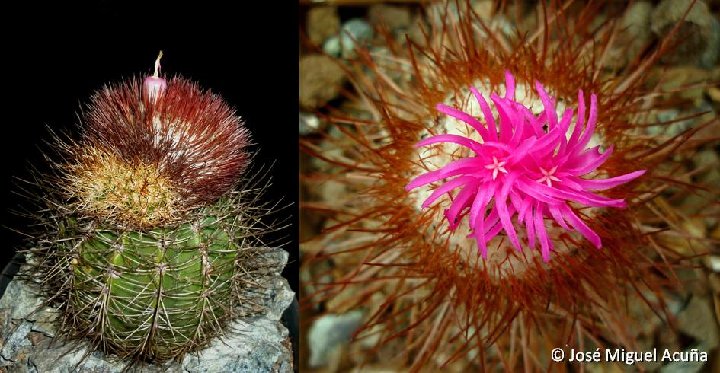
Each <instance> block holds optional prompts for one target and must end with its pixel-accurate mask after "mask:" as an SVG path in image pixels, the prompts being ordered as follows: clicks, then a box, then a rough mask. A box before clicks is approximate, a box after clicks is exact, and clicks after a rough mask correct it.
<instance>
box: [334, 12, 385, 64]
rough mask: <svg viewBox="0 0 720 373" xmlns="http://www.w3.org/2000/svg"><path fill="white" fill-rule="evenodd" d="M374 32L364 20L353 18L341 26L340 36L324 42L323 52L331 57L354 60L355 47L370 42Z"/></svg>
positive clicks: (355, 54)
mask: <svg viewBox="0 0 720 373" xmlns="http://www.w3.org/2000/svg"><path fill="white" fill-rule="evenodd" d="M373 36H374V32H373V29H372V27H370V24H368V23H367V22H366V21H365V20H364V19H360V18H354V19H351V20H349V21H347V22H345V24H343V26H342V30H340V35H335V36H333V37H331V38H329V39H327V40H326V41H325V44H323V51H324V52H325V53H327V54H328V55H331V56H333V57H342V58H345V59H351V58H355V57H356V56H357V52H356V51H355V48H356V46H361V47H362V46H365V45H367V44H368V42H369V41H370V40H372V38H373Z"/></svg>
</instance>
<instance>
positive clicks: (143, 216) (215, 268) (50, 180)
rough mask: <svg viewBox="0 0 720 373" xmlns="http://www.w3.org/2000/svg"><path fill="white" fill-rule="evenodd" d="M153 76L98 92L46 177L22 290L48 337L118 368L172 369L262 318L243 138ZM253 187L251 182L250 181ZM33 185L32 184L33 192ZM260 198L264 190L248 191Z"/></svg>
mask: <svg viewBox="0 0 720 373" xmlns="http://www.w3.org/2000/svg"><path fill="white" fill-rule="evenodd" d="M159 61H160V57H158V60H157V61H156V64H155V74H153V75H152V76H149V77H147V78H145V79H144V80H140V79H137V78H135V79H130V80H128V81H125V82H122V83H120V84H117V85H110V86H106V87H104V88H103V89H101V90H100V91H99V92H97V93H96V94H95V95H94V96H93V97H92V99H91V102H90V105H89V107H88V109H87V110H86V111H85V113H84V116H83V118H82V125H81V129H80V136H79V138H78V139H75V140H67V139H65V140H60V139H59V137H58V139H57V140H58V141H57V142H56V143H55V146H56V147H57V148H58V149H59V150H60V152H61V153H62V154H63V156H62V161H60V162H56V163H55V164H54V165H53V166H54V167H53V169H54V172H51V175H43V176H44V177H46V181H45V183H46V184H52V185H45V188H43V190H44V191H45V195H44V196H43V198H42V201H43V206H45V209H44V210H43V211H44V212H43V213H42V214H41V216H40V217H41V218H42V219H41V221H42V224H40V226H41V227H42V229H41V233H40V234H37V235H36V236H35V237H34V238H35V239H34V240H33V241H34V242H33V248H32V249H31V250H29V253H30V255H28V257H29V262H30V264H31V268H32V272H34V273H31V276H34V277H35V280H36V282H38V283H42V285H43V287H44V289H45V290H46V292H47V296H48V298H49V299H50V301H53V302H55V303H56V304H59V307H60V309H61V313H62V318H61V319H62V320H61V321H62V322H61V329H62V330H61V332H62V333H64V334H66V335H68V336H70V337H76V340H85V341H89V342H91V343H93V344H94V346H95V347H96V348H98V349H101V350H103V351H105V352H108V353H112V354H116V355H118V356H120V357H122V358H132V359H134V360H143V361H153V362H162V361H165V360H168V359H173V358H175V359H180V358H182V357H183V356H184V355H185V353H187V352H190V351H194V350H197V349H199V348H201V347H203V346H205V345H207V343H208V342H209V341H210V340H211V339H212V338H213V337H215V336H218V335H219V334H222V332H223V330H225V327H226V324H227V321H228V320H231V319H233V318H235V317H239V316H246V315H249V314H252V313H255V312H261V311H262V310H261V308H262V307H260V306H258V304H261V303H262V302H257V299H254V298H253V297H252V296H251V295H249V294H261V293H262V292H259V291H257V289H256V288H257V287H258V286H261V285H258V283H262V281H258V280H259V279H260V277H262V276H263V275H265V274H267V273H266V272H267V268H266V266H265V265H264V263H263V261H262V260H263V259H262V258H263V250H264V249H265V248H263V247H262V246H263V245H261V244H260V239H259V237H260V236H261V235H262V234H263V233H265V232H266V231H267V230H266V229H267V228H263V227H265V226H261V225H262V224H263V223H260V221H261V220H262V219H260V218H261V217H262V215H263V214H264V213H268V212H269V211H268V210H267V209H263V205H260V204H259V203H258V196H259V194H258V193H259V192H257V190H258V184H257V183H255V184H253V188H254V189H253V190H250V189H247V185H245V184H246V183H244V182H243V181H242V180H243V177H242V176H243V173H244V171H245V169H246V166H247V165H248V163H249V155H248V153H247V152H246V145H247V144H248V142H249V133H248V131H247V130H246V129H245V128H244V127H243V122H242V121H241V119H240V118H239V117H238V116H236V115H235V114H234V112H233V110H232V109H231V108H230V107H229V106H228V105H227V104H226V103H225V102H224V101H223V100H222V99H221V98H220V97H219V96H217V95H215V94H212V93H210V92H207V91H203V90H201V89H200V88H199V87H198V86H197V85H196V84H195V83H193V82H190V81H188V80H186V79H183V78H180V77H176V78H172V79H168V80H166V79H164V78H163V77H161V76H160V74H159V69H160V64H159ZM256 181H257V180H256ZM41 183H42V182H41ZM259 189H260V190H261V189H263V186H262V185H260V186H259Z"/></svg>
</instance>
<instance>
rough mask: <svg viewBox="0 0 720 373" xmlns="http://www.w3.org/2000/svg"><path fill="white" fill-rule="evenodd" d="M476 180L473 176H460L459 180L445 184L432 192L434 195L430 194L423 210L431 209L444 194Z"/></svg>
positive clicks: (423, 205)
mask: <svg viewBox="0 0 720 373" xmlns="http://www.w3.org/2000/svg"><path fill="white" fill-rule="evenodd" d="M475 180H476V178H475V177H472V176H460V177H458V178H455V179H453V180H450V181H448V182H447V183H445V184H443V185H442V186H440V187H439V188H437V189H435V190H434V191H433V192H432V194H430V196H429V197H428V198H426V199H425V201H424V202H423V204H422V208H427V207H429V206H430V205H431V204H432V203H433V202H435V200H436V199H438V198H439V197H440V196H442V195H443V194H445V193H447V192H449V191H451V190H453V189H455V188H457V187H459V186H461V185H464V184H468V183H471V182H474V181H475Z"/></svg>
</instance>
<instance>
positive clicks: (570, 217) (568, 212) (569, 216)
mask: <svg viewBox="0 0 720 373" xmlns="http://www.w3.org/2000/svg"><path fill="white" fill-rule="evenodd" d="M560 211H561V212H562V214H563V217H565V219H566V220H567V221H568V222H569V223H570V225H572V226H573V228H575V230H577V231H578V232H580V234H582V235H583V236H584V237H585V238H586V239H587V240H588V241H590V242H591V243H592V244H593V245H595V247H597V248H598V249H599V248H601V247H602V241H601V240H600V236H598V235H597V233H595V231H593V230H592V229H590V227H588V226H587V225H586V224H585V222H584V221H582V219H580V218H579V217H578V216H577V215H575V213H574V212H573V211H572V209H570V207H568V206H567V205H563V206H561V207H560Z"/></svg>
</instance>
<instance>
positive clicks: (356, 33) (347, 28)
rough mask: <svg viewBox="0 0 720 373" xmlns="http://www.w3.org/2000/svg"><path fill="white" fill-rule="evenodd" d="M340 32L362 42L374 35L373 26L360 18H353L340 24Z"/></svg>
mask: <svg viewBox="0 0 720 373" xmlns="http://www.w3.org/2000/svg"><path fill="white" fill-rule="evenodd" d="M341 31H342V33H346V34H347V35H349V36H352V38H353V39H355V40H356V41H358V42H360V43H363V42H368V41H370V40H372V38H373V36H374V32H373V28H372V26H370V24H369V23H367V21H365V20H364V19H362V18H353V19H351V20H348V21H347V22H345V23H344V24H343V26H342V30H341Z"/></svg>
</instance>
